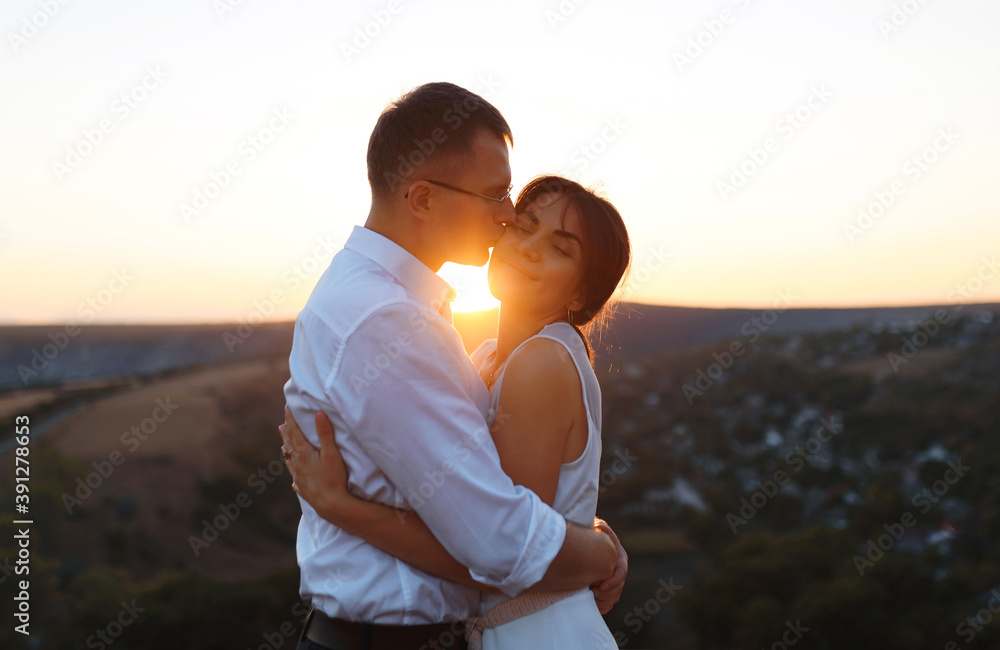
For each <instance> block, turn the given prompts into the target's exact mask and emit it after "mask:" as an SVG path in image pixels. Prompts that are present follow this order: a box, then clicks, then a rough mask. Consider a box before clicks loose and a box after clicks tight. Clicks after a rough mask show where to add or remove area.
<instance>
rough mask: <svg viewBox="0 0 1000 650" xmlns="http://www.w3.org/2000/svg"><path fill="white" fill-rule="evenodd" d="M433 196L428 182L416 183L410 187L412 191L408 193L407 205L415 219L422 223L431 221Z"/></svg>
mask: <svg viewBox="0 0 1000 650" xmlns="http://www.w3.org/2000/svg"><path fill="white" fill-rule="evenodd" d="M432 194H433V192H432V190H431V184H430V183H428V182H426V181H416V182H414V183H413V184H412V185H410V190H409V191H408V192H407V193H406V205H407V207H409V209H410V213H411V214H412V215H413V216H414V217H416V218H417V219H420V220H421V221H427V220H429V219H430V217H431V198H432V197H431V195H432Z"/></svg>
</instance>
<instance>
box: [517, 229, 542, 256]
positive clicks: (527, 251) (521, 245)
mask: <svg viewBox="0 0 1000 650" xmlns="http://www.w3.org/2000/svg"><path fill="white" fill-rule="evenodd" d="M517 252H518V253H520V254H521V255H524V256H525V257H527V258H528V259H530V260H532V261H533V262H537V261H538V236H537V234H532V235H528V236H527V237H525V238H524V239H522V240H521V241H519V242H518V243H517Z"/></svg>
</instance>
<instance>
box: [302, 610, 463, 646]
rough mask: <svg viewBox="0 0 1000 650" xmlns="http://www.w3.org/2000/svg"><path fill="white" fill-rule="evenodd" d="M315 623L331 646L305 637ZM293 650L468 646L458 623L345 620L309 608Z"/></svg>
mask: <svg viewBox="0 0 1000 650" xmlns="http://www.w3.org/2000/svg"><path fill="white" fill-rule="evenodd" d="M317 619H324V620H319V621H317ZM331 623H333V624H334V626H331V625H330V624H331ZM319 626H322V627H323V628H325V629H326V635H325V636H326V637H327V638H330V643H331V644H332V645H322V644H320V643H317V642H316V641H313V640H312V639H309V638H306V636H307V634H306V633H307V632H308V631H309V630H310V628H311V627H319ZM333 628H337V629H333ZM339 628H343V630H342V631H341V630H340V629H339ZM310 636H312V635H310ZM296 650H468V645H467V644H466V642H465V636H464V634H463V629H462V627H461V626H460V625H437V626H424V625H415V626H402V625H378V624H375V623H348V622H346V621H337V620H336V619H329V618H327V617H326V616H325V615H324V614H323V613H322V612H317V611H316V610H315V609H313V608H310V609H309V614H308V616H306V621H305V624H303V626H302V633H301V634H300V635H299V642H298V646H296Z"/></svg>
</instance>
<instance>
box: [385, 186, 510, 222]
mask: <svg viewBox="0 0 1000 650" xmlns="http://www.w3.org/2000/svg"><path fill="white" fill-rule="evenodd" d="M426 180H427V182H428V183H430V184H432V185H439V186H441V187H444V188H447V189H449V190H454V191H456V192H461V193H462V194H468V195H470V196H480V197H482V198H484V199H489V200H490V201H496V202H497V204H496V207H494V208H493V214H496V213H497V212H499V211H500V206H501V205H503V202H504V201H506V200H507V198H508V197H509V196H510V193H511V191H512V190H513V189H514V186H513V185H512V186H510V187H508V188H507V193H506V194H504V195H503V196H502V197H500V198H497V197H495V196H490V195H489V194H480V193H478V192H470V191H469V190H463V189H462V188H461V187H455V186H454V185H448V184H447V183H442V182H441V181H432V180H430V179H426ZM409 195H410V193H409V192H407V193H406V194H404V195H403V198H406V197H408V196H409Z"/></svg>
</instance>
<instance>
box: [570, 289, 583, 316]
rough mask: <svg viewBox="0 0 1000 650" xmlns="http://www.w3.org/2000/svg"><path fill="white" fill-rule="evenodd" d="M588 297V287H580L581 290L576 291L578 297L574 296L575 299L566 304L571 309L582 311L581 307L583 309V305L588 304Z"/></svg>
mask: <svg viewBox="0 0 1000 650" xmlns="http://www.w3.org/2000/svg"><path fill="white" fill-rule="evenodd" d="M586 297H587V290H586V288H585V287H580V290H579V291H577V292H576V297H574V298H573V300H571V301H570V303H569V304H568V305H566V306H567V307H568V308H569V310H570V311H580V310H581V309H583V306H584V305H585V304H587V301H586Z"/></svg>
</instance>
